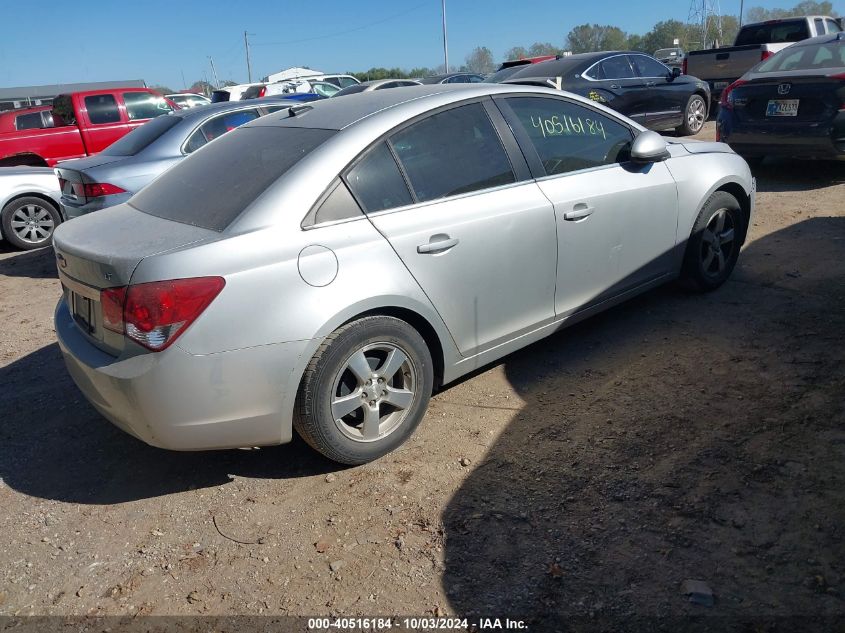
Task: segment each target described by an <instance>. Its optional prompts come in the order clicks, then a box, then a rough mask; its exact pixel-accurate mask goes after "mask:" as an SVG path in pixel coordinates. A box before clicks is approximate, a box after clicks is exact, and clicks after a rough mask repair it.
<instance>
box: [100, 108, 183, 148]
mask: <svg viewBox="0 0 845 633" xmlns="http://www.w3.org/2000/svg"><path fill="white" fill-rule="evenodd" d="M181 120H182V118H181V117H177V116H160V117H157V118H155V119H153V120H152V121H150V122H149V123H144V125H142V126H140V127H136V128H135V129H134V130H132V131H131V132H130V133H129V134H127V135H126V136H124V137H123V138H121V139H120V140H118V141H115V142H114V143H112V144H111V145H109V146H108V147H107V148H106V149H104V150H103V151H102V152H101V153H103V154H106V155H107V156H134V155H135V154H137V153H138V152H140V151H141V150H142V149H146V148H147V147H149V146H150V144H152V143H153V142H154V141H157V140H158V139H159V138H160V137H161V136H162V135H163V134H164V133H165V132H167V130H169V129H171V128H172V127H174V126H176V125H178V123H179V122H180V121H181Z"/></svg>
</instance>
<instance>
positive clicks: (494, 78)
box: [487, 64, 526, 84]
mask: <svg viewBox="0 0 845 633" xmlns="http://www.w3.org/2000/svg"><path fill="white" fill-rule="evenodd" d="M525 65H526V64H520V65H519V66H508V67H507V68H502V70H497V71H496V72H494V73H493V74H492V75H490V76H489V77H488V78H487V83H491V84H497V83H499V82H500V81H504V80H505V79H507V78H508V77H510V76H511V75H513V74H514V73H517V72H519V71H520V70H522V68H523V66H525Z"/></svg>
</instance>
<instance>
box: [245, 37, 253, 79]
mask: <svg viewBox="0 0 845 633" xmlns="http://www.w3.org/2000/svg"><path fill="white" fill-rule="evenodd" d="M244 46H245V47H246V74H247V78H248V80H249V83H252V64H250V62H249V39H248V38H247V36H246V31H244Z"/></svg>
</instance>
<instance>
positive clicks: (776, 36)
mask: <svg viewBox="0 0 845 633" xmlns="http://www.w3.org/2000/svg"><path fill="white" fill-rule="evenodd" d="M809 35H810V32H809V27H808V26H807V20H803V19H802V20H781V21H779V22H771V23H765V24H752V25H750V26H744V27H742V29H741V30H740V32H739V35H737V36H736V42H735V43H734V46H745V45H746V44H782V43H784V42H800V41H801V40H804V39H807V37H809Z"/></svg>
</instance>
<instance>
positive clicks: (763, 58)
mask: <svg viewBox="0 0 845 633" xmlns="http://www.w3.org/2000/svg"><path fill="white" fill-rule="evenodd" d="M772 55H774V53H773V52H772V51H760V61H761V62H764V61H766V60H767V59H769V57H771V56H772Z"/></svg>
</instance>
